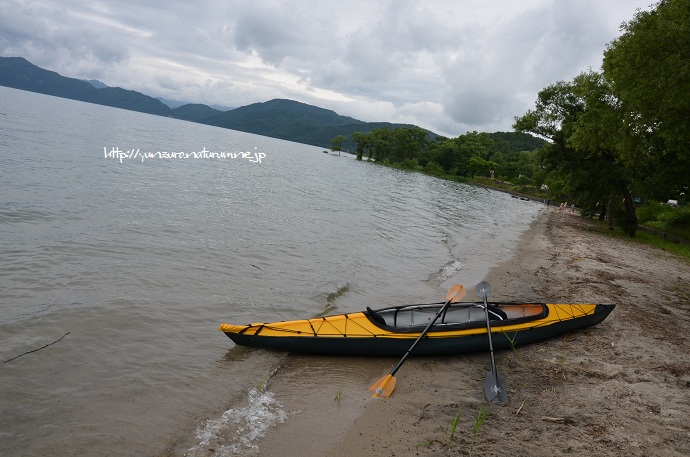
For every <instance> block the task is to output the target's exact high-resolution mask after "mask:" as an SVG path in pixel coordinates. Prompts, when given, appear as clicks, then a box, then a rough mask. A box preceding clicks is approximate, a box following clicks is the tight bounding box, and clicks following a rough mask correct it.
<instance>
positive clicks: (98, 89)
mask: <svg viewBox="0 0 690 457" xmlns="http://www.w3.org/2000/svg"><path fill="white" fill-rule="evenodd" d="M0 86H7V87H13V88H15V89H22V90H27V91H31V92H38V93H42V94H48V95H54V96H56V97H63V98H69V99H72V100H80V101H83V102H89V103H96V104H99V105H106V106H112V107H116V108H122V109H127V110H131V111H139V112H142V113H149V114H156V115H159V116H167V117H174V118H177V119H182V120H186V121H191V122H197V123H200V124H208V125H215V126H217V127H223V128H227V129H233V130H239V131H242V132H248V133H255V134H257V135H264V136H269V137H273V138H280V139H284V140H290V141H295V142H297V143H304V144H311V145H314V146H320V147H324V148H330V140H331V139H332V138H335V137H336V136H338V135H343V136H345V137H349V136H350V134H352V133H354V132H362V133H368V132H370V131H372V130H375V129H381V128H389V129H391V130H392V129H396V128H401V127H403V128H404V127H414V126H413V125H410V124H393V123H389V122H364V121H360V120H357V119H354V118H351V117H348V116H341V115H339V114H338V113H336V112H335V111H332V110H328V109H324V108H319V107H317V106H313V105H308V104H306V103H300V102H297V101H294V100H284V99H275V100H269V101H267V102H263V103H253V104H251V105H247V106H242V107H240V108H234V109H228V110H225V109H223V107H220V108H221V109H216V108H217V107H210V106H207V105H201V104H195V103H187V104H183V105H181V106H177V105H178V104H179V103H180V102H174V101H171V100H165V99H158V98H153V97H149V96H148V95H144V94H142V93H139V92H135V91H132V90H126V89H122V88H120V87H108V86H106V85H105V84H103V83H102V82H100V81H97V80H90V81H83V80H80V79H74V78H67V77H64V76H62V75H60V74H58V73H56V72H54V71H48V70H44V69H43V68H40V67H37V66H35V65H33V64H32V63H31V62H29V61H28V60H26V59H24V58H21V57H0ZM168 102H170V103H171V105H175V106H176V107H175V108H171V107H170V106H168V105H167V104H166V103H168ZM429 135H430V137H431V138H436V137H437V136H438V135H436V134H435V133H433V132H429ZM490 135H491V136H492V139H494V140H496V141H502V142H505V143H507V145H506V148H508V149H510V150H511V151H512V150H513V149H515V151H525V150H533V149H536V148H538V147H539V146H540V145H541V143H538V142H539V141H540V140H537V139H532V137H529V136H528V135H516V134H515V133H505V132H496V133H492V134H490ZM345 146H346V147H351V146H352V143H351V142H346V143H345Z"/></svg>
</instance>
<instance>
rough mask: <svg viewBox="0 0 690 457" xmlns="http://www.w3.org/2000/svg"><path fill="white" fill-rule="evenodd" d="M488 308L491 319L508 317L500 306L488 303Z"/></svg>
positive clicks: (500, 319) (498, 319)
mask: <svg viewBox="0 0 690 457" xmlns="http://www.w3.org/2000/svg"><path fill="white" fill-rule="evenodd" d="M487 307H488V309H489V320H491V321H503V320H506V319H508V315H507V314H506V313H505V311H503V310H502V309H501V308H499V307H498V306H495V305H488V306H487Z"/></svg>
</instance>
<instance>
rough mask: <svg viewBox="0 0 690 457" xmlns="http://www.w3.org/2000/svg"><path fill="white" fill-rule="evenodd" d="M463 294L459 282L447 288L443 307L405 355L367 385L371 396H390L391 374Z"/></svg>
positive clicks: (391, 389) (393, 383)
mask: <svg viewBox="0 0 690 457" xmlns="http://www.w3.org/2000/svg"><path fill="white" fill-rule="evenodd" d="M464 295H465V288H464V287H463V286H462V285H461V284H455V285H454V286H453V287H451V288H450V290H448V293H447V294H446V300H447V301H446V303H445V304H444V305H443V307H442V308H441V309H440V310H439V311H438V313H436V316H434V319H433V320H432V321H431V322H429V325H427V326H426V328H425V329H424V331H423V332H422V334H421V335H419V337H417V339H416V340H415V342H414V343H412V346H410V349H408V350H407V352H405V355H403V357H402V359H400V362H398V364H397V365H396V366H395V367H394V368H393V369H392V370H391V371H390V373H388V374H387V375H386V376H384V377H383V378H381V379H379V380H378V381H376V383H374V385H373V386H371V387H369V390H373V391H374V395H372V397H386V398H388V397H390V396H391V394H392V393H393V389H395V382H396V381H395V378H394V377H393V375H394V374H395V373H396V372H397V371H398V370H399V369H400V367H401V366H402V364H403V363H405V359H407V357H408V356H409V355H410V354H411V353H412V351H413V350H414V348H415V346H417V343H419V342H420V341H421V340H422V338H424V336H425V335H426V334H427V332H428V331H429V329H430V328H431V326H432V325H434V323H435V322H436V320H437V319H438V318H439V316H441V315H442V314H443V313H444V312H445V311H446V309H448V307H449V306H450V304H451V303H455V302H458V301H460V299H461V298H462V297H463V296H464Z"/></svg>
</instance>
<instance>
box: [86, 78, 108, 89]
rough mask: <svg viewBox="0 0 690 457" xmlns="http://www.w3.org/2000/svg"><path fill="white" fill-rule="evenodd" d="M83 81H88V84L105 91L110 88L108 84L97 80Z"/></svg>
mask: <svg viewBox="0 0 690 457" xmlns="http://www.w3.org/2000/svg"><path fill="white" fill-rule="evenodd" d="M83 81H86V82H87V83H89V84H91V85H92V86H93V87H95V88H96V89H105V88H106V87H108V85H107V84H106V83H104V82H102V81H99V80H97V79H84V80H83Z"/></svg>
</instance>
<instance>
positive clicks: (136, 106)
mask: <svg viewBox="0 0 690 457" xmlns="http://www.w3.org/2000/svg"><path fill="white" fill-rule="evenodd" d="M0 85H2V86H7V87H13V88H15V89H22V90H28V91H31V92H38V93H41V94H46V95H54V96H56V97H62V98H69V99H72V100H79V101H82V102H88V103H95V104H97V105H106V106H113V107H115V108H122V109H128V110H132V111H139V112H142V113H148V114H157V115H160V116H169V115H170V114H171V111H170V108H168V107H167V106H166V105H165V104H163V103H162V102H161V101H160V100H157V99H155V98H153V97H149V96H148V95H144V94H141V93H139V92H135V91H133V90H125V89H122V88H120V87H103V88H101V89H97V88H96V87H94V86H93V84H91V83H90V82H87V81H82V80H80V79H75V78H66V77H64V76H62V75H60V74H58V73H55V72H54V71H48V70H44V69H43V68H40V67H37V66H36V65H34V64H32V63H31V62H29V61H28V60H26V59H24V58H22V57H0Z"/></svg>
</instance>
